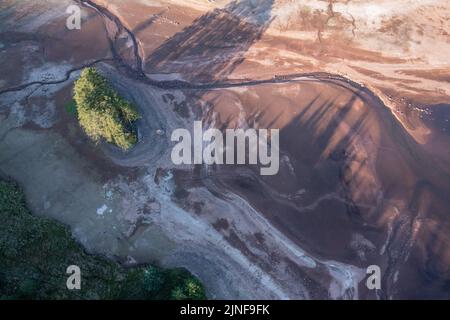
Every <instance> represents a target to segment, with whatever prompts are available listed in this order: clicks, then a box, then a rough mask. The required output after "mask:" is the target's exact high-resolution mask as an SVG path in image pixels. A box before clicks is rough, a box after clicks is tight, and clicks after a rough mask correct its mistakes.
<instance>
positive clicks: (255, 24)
mask: <svg viewBox="0 0 450 320" xmlns="http://www.w3.org/2000/svg"><path fill="white" fill-rule="evenodd" d="M272 5H273V0H261V1H258V3H257V4H254V3H253V1H250V0H240V1H238V0H236V1H233V2H231V3H230V4H228V5H227V6H226V7H225V8H223V9H215V10H213V11H211V12H208V13H206V14H205V15H203V16H201V17H200V18H197V19H196V20H195V21H194V22H193V23H192V24H191V25H190V26H189V27H187V28H185V29H184V30H182V31H181V32H179V33H177V34H175V35H174V36H173V37H172V38H170V39H169V40H167V41H166V42H165V43H163V44H162V45H161V46H160V47H159V48H157V49H156V50H155V51H154V52H153V53H152V54H151V55H150V57H149V58H148V59H147V61H146V62H145V68H146V70H147V71H149V72H153V73H180V74H181V75H182V76H183V77H184V78H185V79H186V80H194V79H195V80H197V81H204V82H206V81H217V80H223V79H226V77H227V76H228V75H230V74H231V73H232V72H233V70H234V69H235V68H236V67H237V66H238V65H239V64H240V63H242V61H244V55H245V53H246V52H247V51H248V49H249V48H250V47H251V46H252V44H254V43H255V42H256V41H257V40H258V39H260V38H261V36H262V35H263V33H264V31H265V30H266V29H267V27H268V26H269V24H270V22H271V19H270V17H271V14H270V13H271V10H272Z"/></svg>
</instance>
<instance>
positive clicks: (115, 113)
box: [74, 67, 139, 150]
mask: <svg viewBox="0 0 450 320" xmlns="http://www.w3.org/2000/svg"><path fill="white" fill-rule="evenodd" d="M74 100H75V102H76V109H77V112H78V120H79V122H80V125H81V127H82V128H83V129H84V131H85V132H86V134H87V135H88V136H89V137H91V138H92V139H93V140H94V141H96V142H98V141H100V140H101V139H105V140H106V141H108V142H109V143H114V144H115V145H117V146H119V147H120V148H122V149H123V150H127V149H129V148H130V147H132V146H133V145H134V144H135V143H136V142H137V137H136V132H135V128H134V122H135V121H136V120H138V119H139V115H138V113H137V111H136V109H135V107H134V106H133V105H132V104H131V103H129V102H128V101H126V100H125V99H123V98H121V97H120V96H119V95H118V94H117V93H116V92H115V91H114V90H113V88H112V87H111V86H110V85H109V83H108V82H107V81H106V79H105V78H104V77H103V76H102V75H100V74H99V73H98V72H97V70H96V69H95V68H92V67H91V68H85V69H84V70H83V71H82V72H81V76H80V78H79V79H78V80H77V81H76V82H75V88H74Z"/></svg>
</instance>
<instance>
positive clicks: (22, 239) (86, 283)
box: [0, 180, 205, 300]
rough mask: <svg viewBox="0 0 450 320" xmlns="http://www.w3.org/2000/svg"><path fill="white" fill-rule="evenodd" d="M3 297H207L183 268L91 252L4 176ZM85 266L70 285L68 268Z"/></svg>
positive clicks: (0, 202) (0, 211)
mask: <svg viewBox="0 0 450 320" xmlns="http://www.w3.org/2000/svg"><path fill="white" fill-rule="evenodd" d="M0 221H2V223H1V224H0V300H4V299H171V298H172V299H173V298H175V299H204V298H205V293H204V289H203V286H202V285H201V283H200V282H199V281H198V280H197V279H196V278H194V277H193V275H192V274H190V273H189V272H188V271H186V270H184V269H161V268H158V267H156V266H152V265H145V266H139V267H135V268H124V267H122V266H121V265H120V264H118V263H116V262H113V261H109V260H105V259H103V258H100V257H96V256H91V255H88V254H86V253H85V252H84V250H83V249H82V248H81V247H80V245H79V244H78V243H77V242H75V240H74V239H73V238H72V236H71V234H70V232H69V231H68V230H67V229H66V228H65V227H64V226H63V225H61V224H59V223H58V222H56V221H53V220H49V219H44V218H40V217H37V216H34V215H31V214H30V212H29V211H28V209H27V207H26V202H25V197H24V195H23V193H22V191H21V190H20V188H19V187H18V186H17V185H16V184H14V183H12V182H9V181H2V180H0ZM74 263H75V264H77V265H78V266H79V267H80V269H81V270H82V279H83V280H82V287H81V290H80V291H78V290H73V291H71V290H67V288H66V285H65V284H66V280H67V276H68V275H67V274H66V268H67V266H69V265H71V264H74Z"/></svg>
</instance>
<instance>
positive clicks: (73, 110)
mask: <svg viewBox="0 0 450 320" xmlns="http://www.w3.org/2000/svg"><path fill="white" fill-rule="evenodd" d="M64 110H65V111H66V112H67V113H68V114H70V115H73V116H78V112H77V104H76V103H75V101H74V100H70V101H69V102H67V103H66V104H65V105H64Z"/></svg>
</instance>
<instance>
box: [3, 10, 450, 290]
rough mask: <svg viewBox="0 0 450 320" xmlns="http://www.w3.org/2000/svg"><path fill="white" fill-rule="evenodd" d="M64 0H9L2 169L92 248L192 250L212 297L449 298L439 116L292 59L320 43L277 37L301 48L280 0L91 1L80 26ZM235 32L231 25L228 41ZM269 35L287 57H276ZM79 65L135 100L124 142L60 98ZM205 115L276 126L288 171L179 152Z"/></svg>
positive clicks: (124, 257)
mask: <svg viewBox="0 0 450 320" xmlns="http://www.w3.org/2000/svg"><path fill="white" fill-rule="evenodd" d="M68 3H71V2H67V3H64V4H61V5H54V4H53V3H49V4H46V5H44V4H40V5H38V7H39V8H40V9H41V11H39V10H38V12H46V13H45V14H43V13H41V14H38V15H37V16H35V13H36V11H35V10H31V9H32V6H31V2H30V1H22V2H20V3H13V2H11V3H9V2H8V4H12V6H9V7H8V9H6V7H5V6H3V5H2V6H0V10H1V12H3V14H4V15H5V20H3V21H5V22H3V23H4V31H3V32H2V37H0V41H1V42H2V43H6V44H7V46H5V47H3V48H2V49H1V52H0V54H1V55H2V57H4V58H5V59H7V60H8V62H9V63H8V64H2V66H1V67H0V68H1V74H3V75H8V74H11V76H9V75H8V76H4V79H3V78H2V79H1V80H2V82H1V86H0V123H1V125H0V173H1V174H2V175H5V176H10V177H12V178H14V179H15V180H17V181H18V182H19V183H20V184H21V185H22V186H23V187H24V189H25V192H26V194H27V198H28V199H29V202H30V203H29V205H30V207H31V208H32V210H33V211H34V212H36V213H38V214H43V215H46V216H49V217H52V218H54V219H57V220H59V221H61V222H63V223H65V224H67V225H69V226H70V227H71V230H72V232H73V235H74V237H75V238H76V239H77V240H78V241H79V242H80V243H81V244H83V246H84V247H85V248H86V249H87V250H88V251H90V252H95V253H101V254H104V255H106V256H108V257H110V258H112V259H117V260H119V261H121V262H123V263H125V264H129V265H133V264H137V263H140V262H156V263H158V264H160V265H162V266H170V267H172V266H176V267H186V268H187V269H188V270H189V271H191V272H192V273H193V274H194V275H196V276H198V277H199V278H200V279H201V280H202V281H203V283H204V284H205V288H206V290H207V293H208V295H209V297H211V298H239V299H240V298H242V299H245V298H248V299H254V298H281V299H292V298H297V299H312V298H333V299H343V298H346V299H352V298H360V299H365V298H367V299H374V298H430V297H434V298H448V272H449V266H450V255H449V252H450V249H449V244H450V239H449V236H448V234H449V233H448V230H450V225H449V223H450V220H449V219H448V210H449V208H450V202H449V199H450V197H449V195H450V179H449V172H450V170H449V169H450V167H449V164H448V153H446V152H444V151H439V152H438V151H437V149H438V146H442V145H446V143H448V139H447V138H446V136H445V135H444V134H441V133H440V135H439V136H438V137H440V140H438V142H436V144H435V145H431V144H430V142H429V140H428V139H429V135H427V132H428V131H427V130H430V132H433V134H434V135H435V136H437V133H435V132H437V131H436V128H439V127H440V126H444V125H445V120H444V123H439V124H438V125H439V126H438V125H437V124H436V122H435V121H434V120H432V119H431V118H429V119H424V120H420V119H421V118H418V117H415V116H410V117H409V118H408V119H406V118H402V117H401V116H399V114H397V113H396V111H395V110H393V107H394V106H395V105H394V104H392V105H390V104H387V103H386V101H390V100H389V99H388V96H387V95H385V93H383V92H384V91H383V90H382V89H380V88H378V87H376V86H373V85H361V84H358V83H357V82H353V81H351V80H349V79H348V78H345V77H342V75H336V74H331V73H323V72H321V73H318V71H330V68H329V66H330V64H326V65H322V64H317V63H311V64H306V63H303V64H302V66H298V67H294V66H293V65H292V60H295V61H300V60H301V59H300V56H299V55H298V54H300V55H303V56H305V55H310V56H311V57H315V58H314V59H319V58H317V56H316V55H314V54H311V52H309V51H308V50H309V49H308V50H307V48H309V47H308V45H309V44H308V43H307V42H305V43H304V47H303V49H304V50H306V52H302V53H298V52H297V54H295V55H292V52H291V53H289V54H285V55H279V53H280V51H279V50H284V49H281V48H280V46H284V45H282V43H285V44H286V46H287V47H286V48H285V49H286V50H288V51H291V50H294V49H293V47H291V45H289V44H288V43H289V40H286V42H282V41H281V40H280V38H279V37H278V36H277V37H276V38H275V36H274V32H275V31H274V30H275V29H274V28H275V27H274V25H273V23H276V22H277V20H276V19H275V20H274V18H273V15H272V13H271V10H275V11H276V12H278V14H281V13H282V11H280V10H281V9H280V8H282V7H283V6H282V5H283V3H282V1H280V2H277V1H275V2H273V1H265V2H264V5H262V6H260V7H259V9H258V10H256V9H255V8H253V7H252V2H251V1H237V2H223V3H222V2H220V5H218V6H216V4H208V5H199V3H198V2H197V1H188V2H185V3H184V5H185V6H186V13H185V14H184V15H183V10H182V9H184V8H183V6H182V5H183V4H182V3H181V2H179V1H170V2H167V3H166V4H157V3H156V2H152V5H148V4H145V1H144V2H140V4H137V2H136V3H134V2H132V3H127V6H128V8H129V10H124V9H123V8H122V7H121V5H120V3H119V2H115V1H112V2H108V4H106V3H105V2H103V1H99V2H95V1H94V2H91V1H81V3H84V4H85V6H83V17H84V22H85V23H86V24H87V25H86V26H89V27H86V28H82V29H81V30H79V31H76V32H70V31H68V30H66V29H65V19H64V16H61V11H60V10H62V9H64V11H63V12H65V8H64V5H66V4H68ZM77 3H80V2H77ZM308 3H310V2H308ZM311 3H312V1H311ZM317 3H321V2H317ZM337 8H339V6H338V7H337ZM277 10H278V11H277ZM19 13H20V14H21V15H23V18H22V19H21V22H20V25H19V27H20V28H16V27H14V29H23V30H24V31H23V35H22V39H23V41H18V42H17V41H16V43H13V42H14V41H12V40H11V39H18V38H17V36H18V35H17V34H16V33H14V32H16V31H15V30H13V28H12V27H11V24H8V23H12V22H11V21H13V19H14V18H15V17H16V16H17V15H18V14H19ZM50 13H51V14H50ZM146 17H147V19H150V20H149V21H146V19H145V18H146ZM36 21H39V27H38V32H37V34H38V35H39V34H45V39H53V38H54V39H57V41H56V40H55V41H52V40H44V38H43V36H42V37H34V38H31V36H30V31H29V28H31V26H30V24H31V23H36ZM343 23H344V22H343ZM214 25H216V26H220V28H216V29H213V28H212V26H214ZM292 29H293V30H294V29H295V25H294V26H292ZM27 30H28V31H27ZM214 30H216V31H214ZM315 31H317V30H314V32H315ZM217 32H218V33H217ZM321 32H322V33H321V37H322V38H321V41H324V42H326V39H327V35H326V34H327V28H324V29H323V30H322V31H321ZM152 34H155V36H154V37H153V36H152ZM224 35H229V36H230V37H232V38H233V39H235V42H231V44H230V45H228V46H225V45H224V44H223V41H222V40H220V41H218V40H217V39H223V37H224ZM219 36H222V37H219ZM284 36H286V34H285V35H284ZM272 37H274V38H272ZM120 39H121V40H120ZM236 39H237V40H236ZM153 40H154V42H152V41H153ZM297 40H298V39H297ZM45 41H49V42H45ZM85 43H88V44H93V43H96V44H97V45H96V46H95V50H92V48H91V46H85V45H82V44H85ZM44 44H45V45H44ZM320 46H322V44H321V45H320ZM320 46H319V47H320ZM31 47H33V48H34V49H33V50H34V51H33V59H26V57H27V55H28V54H29V52H30V50H31V49H30V48H31ZM268 47H270V48H272V49H271V50H274V48H275V49H276V50H275V51H274V52H277V53H276V54H275V55H277V54H278V55H279V57H280V59H282V60H283V61H281V62H279V64H275V65H273V64H272V63H273V60H270V59H275V57H274V56H271V55H270V54H269V53H268V51H265V50H266V49H267V48H268ZM44 48H45V50H44ZM173 48H177V51H173V50H172V49H173ZM264 48H266V49H264ZM323 48H324V47H323ZM323 48H322V49H323ZM316 49H317V47H316ZM205 50H207V51H206V53H205ZM323 50H325V49H323ZM294 51H295V50H294ZM258 52H259V53H258ZM307 52H309V53H307ZM168 53H170V55H167V54H168ZM263 57H264V58H263ZM371 57H372V58H373V59H375V57H376V55H371ZM267 59H269V60H267ZM320 59H325V58H324V57H323V56H322V57H321V58H320ZM320 59H319V60H320ZM366 59H368V57H366ZM303 60H304V57H303ZM335 62H336V61H335ZM330 63H331V62H330ZM389 63H394V62H393V60H392V61H390V62H389ZM389 63H388V62H387V61H382V60H377V65H375V64H372V65H371V67H372V68H375V69H377V70H380V72H382V71H381V70H384V69H383V68H384V65H385V64H388V65H389ZM11 64H14V66H15V67H14V69H17V72H11V69H8V68H10V65H11ZM86 65H95V66H96V67H97V68H98V69H99V70H100V72H101V73H102V74H104V75H105V76H106V77H107V78H108V80H109V81H110V82H111V84H112V85H113V86H114V87H115V88H116V89H117V90H118V91H119V92H120V93H121V94H122V95H123V96H124V97H126V98H127V99H129V100H131V101H133V102H134V103H135V104H136V105H137V107H138V108H139V111H140V113H141V114H142V119H141V120H140V121H139V123H138V132H139V142H138V144H137V146H136V147H135V148H133V149H132V150H130V151H129V152H127V153H123V152H120V151H119V150H117V149H115V148H113V147H111V146H108V145H106V144H99V145H94V144H92V143H91V142H90V141H89V140H88V139H87V138H86V137H85V135H84V134H83V132H82V131H81V130H80V128H79V126H78V125H77V121H76V119H75V117H74V116H73V115H70V114H69V113H68V112H67V111H66V108H65V104H66V103H67V102H68V101H70V96H71V88H72V84H73V81H74V79H76V77H77V75H78V73H79V70H81V68H82V67H83V66H86ZM256 65H257V66H259V67H258V68H255V66H256ZM264 65H265V66H266V67H264V68H263V67H261V66H264ZM306 66H308V67H306ZM327 66H328V67H327ZM378 66H379V68H378ZM8 70H9V71H8ZM280 70H284V71H286V72H282V73H281V74H280ZM288 71H289V72H288ZM312 71H314V72H312ZM418 75H419V74H415V76H418ZM372 76H373V75H372ZM352 79H354V80H360V78H358V77H356V78H352ZM398 81H399V82H401V81H400V80H398ZM433 81H442V79H440V80H439V79H435V80H433ZM382 82H383V86H384V85H385V84H387V83H390V80H388V79H382ZM405 83H406V82H405ZM372 84H375V82H373V83H372ZM396 85H400V84H399V83H397V84H396ZM396 89H398V86H397V87H395V88H394V89H392V90H396ZM409 89H410V88H409ZM409 89H408V90H409ZM411 90H412V89H411ZM422 93H423V92H422ZM445 94H446V93H445V92H444V96H445ZM442 97H443V96H442V95H440V94H439V95H436V96H433V100H434V101H439V100H442V99H443V98H442ZM430 99H431V98H430ZM392 101H393V103H394V102H395V101H394V100H392ZM430 101H431V100H430ZM433 103H434V102H433ZM406 106H407V105H406ZM442 110H444V111H442ZM439 112H440V113H442V114H444V116H445V115H446V114H447V113H446V111H445V108H444V107H440V110H439ZM429 116H430V117H431V114H430V115H429ZM405 119H406V120H408V121H409V122H408V121H406V120H405ZM194 120H202V121H203V123H204V126H205V127H216V128H220V129H225V128H244V129H246V128H279V129H280V142H281V146H280V151H281V154H280V156H281V162H280V163H281V165H280V172H279V174H278V175H276V176H273V177H263V176H260V175H259V168H258V167H256V166H234V165H226V166H200V165H197V166H188V165H185V166H174V165H173V164H172V162H171V160H170V152H171V148H172V146H173V145H174V143H173V142H171V141H170V134H171V132H172V131H173V130H174V129H176V128H187V129H191V128H193V122H194ZM419 120H420V121H419ZM417 121H419V122H417ZM427 121H429V122H427ZM424 125H425V126H424ZM420 128H421V130H422V131H421V130H419V129H420ZM420 137H422V138H423V137H425V138H424V139H420ZM439 150H440V149H439ZM371 264H377V265H380V267H381V268H382V270H383V281H382V288H383V290H381V291H378V292H376V293H375V292H370V291H367V289H365V286H364V281H363V280H364V278H365V270H366V267H367V266H368V265H371Z"/></svg>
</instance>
